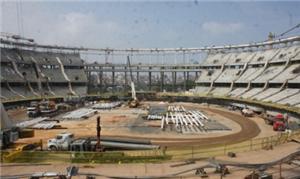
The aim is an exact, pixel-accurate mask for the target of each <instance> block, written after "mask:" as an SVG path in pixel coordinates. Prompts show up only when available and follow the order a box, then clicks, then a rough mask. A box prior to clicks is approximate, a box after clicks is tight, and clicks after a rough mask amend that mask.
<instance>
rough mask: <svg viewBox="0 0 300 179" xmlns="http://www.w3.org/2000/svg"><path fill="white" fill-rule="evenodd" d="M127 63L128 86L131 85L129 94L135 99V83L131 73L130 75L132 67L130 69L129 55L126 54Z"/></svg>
mask: <svg viewBox="0 0 300 179" xmlns="http://www.w3.org/2000/svg"><path fill="white" fill-rule="evenodd" d="M127 65H128V68H129V72H130V87H131V96H132V99H133V100H137V98H136V92H135V85H134V83H133V75H132V69H131V64H130V58H129V55H128V56H127Z"/></svg>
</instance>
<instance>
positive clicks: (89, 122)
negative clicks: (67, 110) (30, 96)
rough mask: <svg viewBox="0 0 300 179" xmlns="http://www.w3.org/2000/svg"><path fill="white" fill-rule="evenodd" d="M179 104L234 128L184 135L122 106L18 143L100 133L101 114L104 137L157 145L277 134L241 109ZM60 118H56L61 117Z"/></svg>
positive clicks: (213, 142) (222, 141)
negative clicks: (59, 134) (97, 126)
mask: <svg viewBox="0 0 300 179" xmlns="http://www.w3.org/2000/svg"><path fill="white" fill-rule="evenodd" d="M151 103H153V102H145V103H144V104H143V106H144V107H145V106H146V105H149V104H151ZM173 104H174V103H172V105H173ZM175 104H178V105H183V106H185V107H186V108H187V109H197V110H200V111H202V112H203V113H204V114H205V115H207V116H208V117H209V118H213V119H215V120H217V121H218V122H220V123H222V124H224V125H225V126H228V127H230V128H231V130H229V131H217V132H206V133H201V134H189V135H184V134H180V133H177V132H176V131H171V132H164V131H162V130H161V129H160V121H148V120H143V119H141V118H140V116H141V115H146V113H147V111H146V110H143V109H130V108H128V107H121V108H117V109H113V110H100V111H99V113H98V114H97V115H95V116H92V117H90V118H89V119H86V120H63V121H61V122H60V123H58V125H60V126H61V128H60V129H50V130H35V137H33V138H27V139H20V140H18V143H31V142H37V141H40V140H42V141H43V143H44V145H45V144H46V142H47V140H48V139H50V138H53V137H55V136H56V135H57V134H58V133H61V132H72V133H74V134H75V136H76V137H85V136H89V137H91V136H96V118H97V116H99V115H100V116H101V126H102V131H101V135H102V136H114V137H127V138H139V139H145V140H151V142H152V143H153V144H158V145H161V146H184V145H187V144H188V145H194V144H195V145H198V146H199V145H203V146H209V145H216V144H231V143H237V142H241V141H244V140H248V139H250V138H254V137H264V136H268V135H274V134H275V132H273V131H272V129H271V128H270V127H269V126H267V125H266V124H264V123H263V120H261V119H260V118H258V117H256V118H253V119H252V118H251V119H248V118H246V117H243V116H242V115H241V114H239V113H237V112H233V111H228V110H227V109H224V108H220V107H216V106H210V107H207V106H204V105H200V104H193V103H175ZM24 112H25V111H23V113H24ZM12 114H13V113H12ZM17 115H18V116H22V113H21V114H20V112H19V113H17ZM23 116H24V114H23ZM60 117H61V116H58V117H56V118H58V119H59V118H60ZM261 131H262V132H261Z"/></svg>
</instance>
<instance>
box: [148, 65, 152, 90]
mask: <svg viewBox="0 0 300 179" xmlns="http://www.w3.org/2000/svg"><path fill="white" fill-rule="evenodd" d="M151 69H152V67H149V79H148V80H149V86H148V87H149V91H151V85H152V77H151V74H152V72H151V71H150V70H151Z"/></svg>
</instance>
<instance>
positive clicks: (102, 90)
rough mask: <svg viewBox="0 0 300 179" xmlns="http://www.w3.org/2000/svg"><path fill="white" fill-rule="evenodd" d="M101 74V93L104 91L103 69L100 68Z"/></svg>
mask: <svg viewBox="0 0 300 179" xmlns="http://www.w3.org/2000/svg"><path fill="white" fill-rule="evenodd" d="M99 69H100V73H99V81H100V91H101V92H102V91H103V68H102V67H99Z"/></svg>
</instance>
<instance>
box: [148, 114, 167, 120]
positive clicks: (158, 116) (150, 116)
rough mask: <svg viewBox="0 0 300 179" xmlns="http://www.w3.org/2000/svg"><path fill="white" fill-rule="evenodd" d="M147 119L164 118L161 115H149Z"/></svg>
mask: <svg viewBox="0 0 300 179" xmlns="http://www.w3.org/2000/svg"><path fill="white" fill-rule="evenodd" d="M147 119H148V120H162V119H163V116H161V115H148V116H147Z"/></svg>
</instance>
